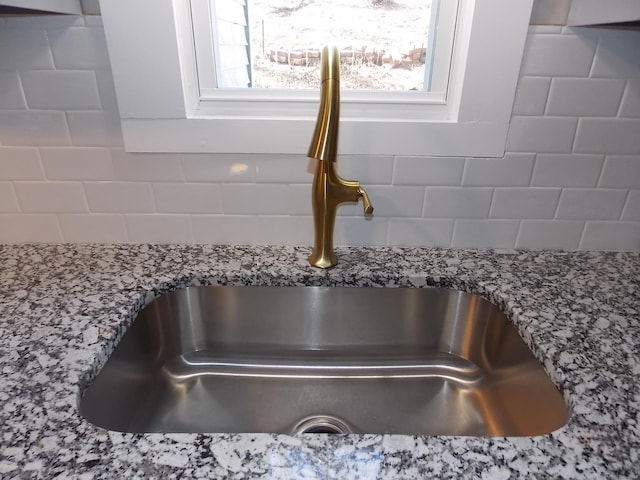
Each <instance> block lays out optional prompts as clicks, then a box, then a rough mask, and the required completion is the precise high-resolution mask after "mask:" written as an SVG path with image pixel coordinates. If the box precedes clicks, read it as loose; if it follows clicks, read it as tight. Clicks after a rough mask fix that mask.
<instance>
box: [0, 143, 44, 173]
mask: <svg viewBox="0 0 640 480" xmlns="http://www.w3.org/2000/svg"><path fill="white" fill-rule="evenodd" d="M0 180H44V173H43V170H42V166H41V165H40V155H39V154H38V149H37V148H34V147H0Z"/></svg>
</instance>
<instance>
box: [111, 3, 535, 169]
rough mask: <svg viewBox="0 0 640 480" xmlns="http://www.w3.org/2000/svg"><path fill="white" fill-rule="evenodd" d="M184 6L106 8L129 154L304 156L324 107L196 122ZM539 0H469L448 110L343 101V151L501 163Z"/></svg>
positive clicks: (299, 105) (299, 106)
mask: <svg viewBox="0 0 640 480" xmlns="http://www.w3.org/2000/svg"><path fill="white" fill-rule="evenodd" d="M445 1H446V0H445ZM185 2H186V0H162V1H158V0H106V1H105V0H103V1H102V2H101V10H102V15H103V19H104V25H105V32H106V36H107V43H108V48H109V55H110V59H111V65H112V71H113V76H114V81H115V85H116V93H117V96H118V105H119V109H120V116H121V120H122V130H123V136H124V142H125V148H126V149H127V150H128V151H133V152H216V153H271V154H272V153H282V154H296V153H304V152H306V150H307V147H308V141H309V138H310V137H311V134H312V131H313V126H314V124H315V121H316V112H317V103H316V106H315V107H314V106H313V105H312V108H311V109H310V108H309V106H307V107H306V108H305V106H304V102H300V101H297V100H296V98H295V96H292V97H291V98H287V97H285V98H280V99H279V100H278V102H276V103H271V105H272V106H273V105H275V106H276V107H277V108H278V111H279V112H280V113H279V114H277V115H274V114H273V111H262V112H261V111H257V110H253V111H251V110H245V111H244V112H242V111H241V112H238V111H237V110H235V111H234V110H233V109H231V110H229V111H224V112H220V111H219V110H218V111H217V112H218V113H217V114H216V115H212V114H211V113H210V112H207V114H206V115H202V116H198V104H197V103H194V95H193V92H194V91H196V92H197V91H198V86H197V85H195V84H194V82H195V80H194V78H195V76H194V75H191V74H189V72H194V71H195V70H196V69H195V64H194V56H193V49H192V46H190V45H189V42H188V41H185V36H184V34H183V33H181V31H180V26H182V25H184V24H185V22H188V21H189V19H188V18H186V17H185V16H186V15H188V9H185V8H184V4H185ZM532 2H533V0H462V7H461V11H460V15H459V27H458V30H457V32H456V43H455V47H454V49H455V53H454V56H453V61H452V75H451V80H450V84H449V91H448V94H447V99H446V104H444V105H442V104H440V105H437V104H423V105H422V106H421V108H420V109H418V111H419V113H418V114H416V113H415V111H416V109H415V107H416V105H411V104H409V105H408V108H406V107H405V106H406V105H407V104H406V103H403V102H395V103H392V104H390V105H392V106H391V107H388V108H387V109H386V111H385V110H377V112H382V113H377V114H372V113H371V112H370V111H369V112H364V113H363V111H362V110H359V109H357V108H350V106H349V105H358V104H359V103H358V102H353V103H352V104H350V103H349V101H348V100H347V101H346V103H345V100H343V109H342V118H341V124H340V144H339V153H340V154H367V155H430V156H481V157H489V156H495V157H499V156H502V155H503V154H504V148H505V143H506V136H507V131H508V127H509V120H510V117H511V110H512V106H513V98H514V94H515V88H516V83H517V79H518V74H519V70H520V63H521V59H522V52H523V49H524V43H525V39H526V33H527V27H528V23H529V17H530V14H531V7H532ZM149 12H153V21H150V20H149ZM344 97H345V95H343V98H344ZM267 103H269V102H267ZM365 103H367V102H365ZM370 103H371V104H374V105H375V104H376V102H375V101H374V102H370ZM360 104H362V102H360ZM283 105H286V106H287V108H282V106H283ZM412 110H413V111H412Z"/></svg>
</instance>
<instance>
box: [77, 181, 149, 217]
mask: <svg viewBox="0 0 640 480" xmlns="http://www.w3.org/2000/svg"><path fill="white" fill-rule="evenodd" d="M84 191H85V193H86V195H87V202H88V203H89V210H90V211H91V212H94V213H152V212H155V211H156V208H155V203H154V200H153V191H152V189H151V185H149V184H148V183H134V182H131V183H130V182H87V183H85V184H84Z"/></svg>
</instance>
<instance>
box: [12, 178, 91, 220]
mask: <svg viewBox="0 0 640 480" xmlns="http://www.w3.org/2000/svg"><path fill="white" fill-rule="evenodd" d="M14 188H15V189H16V194H17V196H18V203H19V204H20V209H21V210H22V211H23V212H26V213H81V212H87V211H88V208H87V201H86V200H85V196H84V191H83V189H82V184H80V183H74V182H15V183H14Z"/></svg>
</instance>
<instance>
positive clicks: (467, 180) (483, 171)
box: [462, 153, 536, 187]
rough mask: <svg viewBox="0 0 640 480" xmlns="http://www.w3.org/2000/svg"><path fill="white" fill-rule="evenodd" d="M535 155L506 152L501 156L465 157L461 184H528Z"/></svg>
mask: <svg viewBox="0 0 640 480" xmlns="http://www.w3.org/2000/svg"><path fill="white" fill-rule="evenodd" d="M535 158H536V156H535V154H533V153H507V154H505V156H504V157H502V158H467V160H466V163H465V167H464V175H463V176H462V184H463V185H469V186H487V187H490V186H513V187H523V186H527V185H529V182H530V180H531V171H532V170H533V164H534V160H535Z"/></svg>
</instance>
